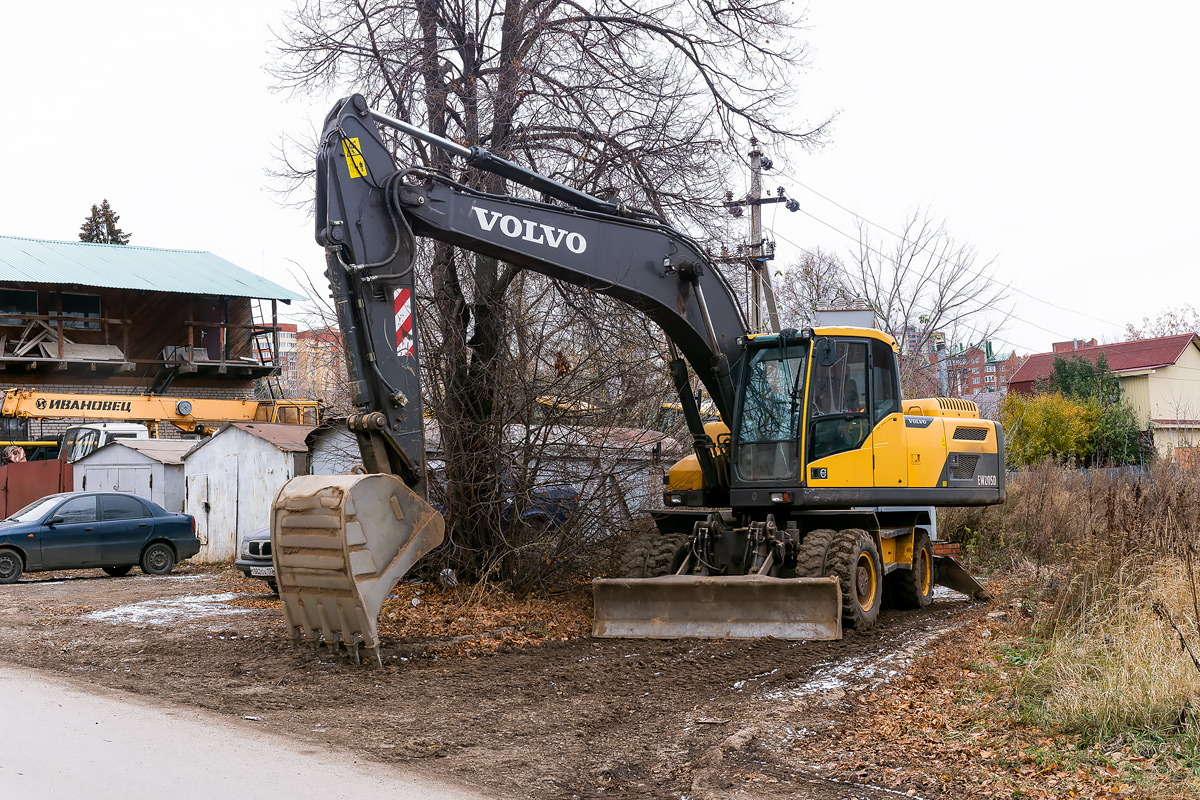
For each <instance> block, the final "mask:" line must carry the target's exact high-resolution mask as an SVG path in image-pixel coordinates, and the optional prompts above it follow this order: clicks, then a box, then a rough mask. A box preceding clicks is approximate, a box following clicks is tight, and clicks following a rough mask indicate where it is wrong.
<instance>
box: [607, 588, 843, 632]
mask: <svg viewBox="0 0 1200 800" xmlns="http://www.w3.org/2000/svg"><path fill="white" fill-rule="evenodd" d="M592 594H593V600H594V605H595V609H594V615H593V621H592V635H593V636H596V637H601V638H635V639H641V638H649V639H683V638H704V639H758V638H763V637H772V638H776V639H818V640H831V639H840V638H841V637H842V622H841V607H842V595H841V589H840V587H839V586H838V580H837V578H835V577H828V578H769V577H764V576H759V575H739V576H733V577H710V576H703V577H700V576H694V575H667V576H663V577H658V578H604V579H599V580H595V581H593V582H592Z"/></svg>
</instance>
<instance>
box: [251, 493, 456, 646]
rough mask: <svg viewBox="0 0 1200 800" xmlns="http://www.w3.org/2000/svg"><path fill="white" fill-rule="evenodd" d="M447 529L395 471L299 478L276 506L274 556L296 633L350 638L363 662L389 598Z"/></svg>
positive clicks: (334, 641)
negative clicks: (361, 652)
mask: <svg viewBox="0 0 1200 800" xmlns="http://www.w3.org/2000/svg"><path fill="white" fill-rule="evenodd" d="M444 529H445V522H444V520H443V519H442V515H441V514H439V513H438V512H437V510H436V509H434V508H433V507H432V506H430V505H429V503H427V502H426V501H425V499H424V498H422V497H421V496H420V495H418V494H416V493H415V492H413V491H412V490H411V489H409V488H408V487H407V486H405V485H404V482H403V481H401V480H400V479H399V478H397V477H395V476H393V475H336V476H329V475H303V476H300V477H296V478H292V479H291V480H290V481H288V482H287V483H286V484H285V485H284V487H283V488H282V489H280V490H279V494H278V495H276V497H275V502H274V504H273V505H272V508H271V555H272V559H273V561H274V563H275V580H276V582H277V583H278V585H279V597H280V600H281V601H282V603H283V615H284V618H285V619H286V620H287V624H288V628H289V629H290V630H291V631H292V634H293V636H295V637H296V639H297V640H299V639H310V640H312V641H314V642H317V643H320V642H322V641H324V642H325V643H326V644H330V645H334V646H336V645H338V644H344V645H346V647H347V648H348V649H350V650H351V652H352V653H353V654H354V655H355V656H356V660H357V655H358V648H359V647H360V646H362V647H366V648H368V649H371V648H377V647H378V644H379V639H378V635H377V632H376V628H375V621H376V619H378V617H379V610H380V609H381V608H382V607H383V601H384V600H385V599H387V596H388V593H389V592H390V591H391V590H392V587H393V586H395V585H396V582H397V581H398V580H400V578H401V577H402V576H403V575H404V573H406V572H408V570H409V568H410V567H412V565H413V563H414V562H415V561H416V560H417V559H418V558H420V557H421V556H423V555H425V554H426V553H428V552H429V551H430V550H432V549H433V548H434V547H437V546H438V545H439V544H441V542H442V535H443V531H444ZM375 653H376V657H377V658H378V655H379V651H378V649H376V651H375Z"/></svg>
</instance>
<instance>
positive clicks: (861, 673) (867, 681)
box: [763, 623, 965, 702]
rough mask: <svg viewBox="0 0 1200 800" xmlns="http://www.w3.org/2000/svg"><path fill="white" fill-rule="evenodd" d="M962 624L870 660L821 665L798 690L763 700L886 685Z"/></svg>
mask: <svg viewBox="0 0 1200 800" xmlns="http://www.w3.org/2000/svg"><path fill="white" fill-rule="evenodd" d="M963 624H965V623H958V624H955V625H950V626H946V627H943V628H937V629H935V630H932V631H929V632H927V633H924V634H922V635H920V636H917V637H915V638H913V639H911V640H909V641H907V642H901V643H897V645H896V646H893V647H888V648H886V650H885V651H884V652H882V653H879V654H877V655H874V656H857V657H854V658H847V659H839V660H837V661H825V662H822V663H820V664H818V665H817V666H816V668H815V671H814V675H813V677H811V678H809V679H808V680H807V681H805V682H804V683H801V684H800V685H798V686H789V687H785V688H782V689H777V690H775V691H773V692H769V693H767V694H764V695H763V699H766V700H770V701H774V702H779V701H781V700H782V701H787V700H797V699H799V698H801V697H807V696H809V695H814V694H821V693H824V692H831V691H834V690H835V689H846V688H848V687H851V686H854V687H859V686H865V687H866V688H870V689H874V688H876V687H878V686H880V685H882V684H885V683H889V682H891V680H892V679H893V678H895V677H896V676H897V675H901V674H903V672H904V670H905V669H906V668H907V667H908V665H909V664H910V663H912V660H913V658H915V657H916V654H917V652H918V651H919V650H921V649H922V648H924V647H925V645H927V644H928V643H929V642H930V641H932V640H934V639H937V638H939V637H941V636H942V635H944V634H946V633H948V632H950V631H952V630H954V629H955V628H958V627H961V626H962V625H963Z"/></svg>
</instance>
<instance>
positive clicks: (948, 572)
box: [933, 556, 992, 600]
mask: <svg viewBox="0 0 1200 800" xmlns="http://www.w3.org/2000/svg"><path fill="white" fill-rule="evenodd" d="M933 564H934V575H935V576H936V578H935V580H934V583H936V584H938V585H939V586H945V587H946V588H947V589H953V590H954V591H956V592H962V593H963V594H965V595H967V596H968V597H972V598H974V599H976V600H991V599H992V596H991V595H990V594H988V591H987V589H984V588H983V586H982V585H981V584H980V583H979V581H977V580H975V578H974V577H973V576H972V575H971V573H969V572H967V571H966V569H964V568H963V565H962V564H960V563H958V561H957V560H956V559H954V558H951V557H950V556H934V557H933Z"/></svg>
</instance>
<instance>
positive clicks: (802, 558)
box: [796, 528, 837, 578]
mask: <svg viewBox="0 0 1200 800" xmlns="http://www.w3.org/2000/svg"><path fill="white" fill-rule="evenodd" d="M835 536H837V531H833V530H830V529H828V528H818V529H817V530H815V531H809V532H808V533H806V534H805V535H804V540H803V541H802V542H800V551H799V552H798V553H797V554H796V576H797V577H799V578H824V577H825V576H827V575H831V574H832V573H831V572H830V566H831V564H830V560H829V553H830V550H831V548H832V545H833V539H834V537H835Z"/></svg>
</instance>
